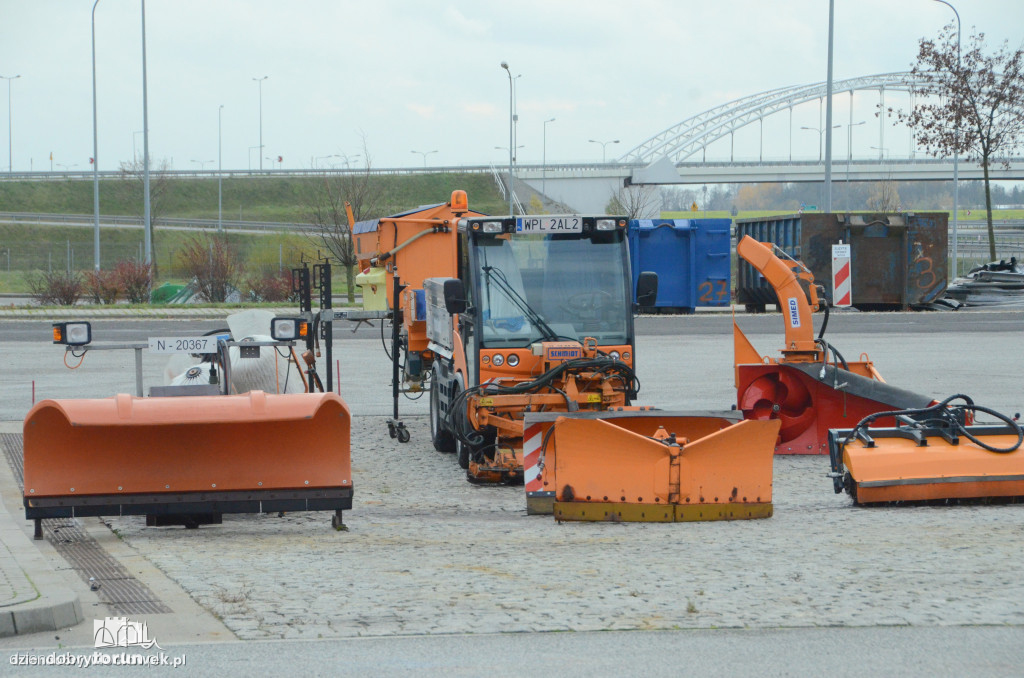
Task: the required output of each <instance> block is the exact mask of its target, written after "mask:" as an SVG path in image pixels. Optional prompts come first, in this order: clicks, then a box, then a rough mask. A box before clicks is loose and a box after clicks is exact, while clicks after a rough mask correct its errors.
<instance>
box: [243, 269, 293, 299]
mask: <svg viewBox="0 0 1024 678" xmlns="http://www.w3.org/2000/svg"><path fill="white" fill-rule="evenodd" d="M246 287H247V288H248V289H249V298H250V299H252V300H253V301H296V299H297V295H296V294H295V293H294V292H292V275H291V272H289V271H284V272H281V273H278V272H277V271H274V272H272V273H270V272H264V273H262V274H254V275H251V276H249V279H248V280H247V281H246Z"/></svg>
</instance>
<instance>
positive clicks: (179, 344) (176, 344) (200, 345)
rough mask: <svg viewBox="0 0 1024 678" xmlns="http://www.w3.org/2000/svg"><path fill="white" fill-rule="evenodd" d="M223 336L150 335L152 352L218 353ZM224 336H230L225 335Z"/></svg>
mask: <svg viewBox="0 0 1024 678" xmlns="http://www.w3.org/2000/svg"><path fill="white" fill-rule="evenodd" d="M218 338H221V337H215V336H209V337H149V352H150V353H216V352H217V339H218ZM223 338H225V339H227V338H230V335H225V336H223Z"/></svg>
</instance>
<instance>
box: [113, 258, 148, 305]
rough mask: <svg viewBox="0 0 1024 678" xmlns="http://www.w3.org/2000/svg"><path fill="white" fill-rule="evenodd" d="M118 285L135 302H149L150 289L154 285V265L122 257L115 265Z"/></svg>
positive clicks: (129, 299)
mask: <svg viewBox="0 0 1024 678" xmlns="http://www.w3.org/2000/svg"><path fill="white" fill-rule="evenodd" d="M114 277H115V278H116V279H117V284H118V287H119V288H120V289H121V290H123V291H124V295H125V296H126V297H128V301H130V302H131V303H133V304H145V303H148V302H149V290H150V288H152V286H153V266H152V265H151V264H146V263H143V262H141V261H136V260H135V259H122V260H121V261H119V262H117V265H116V266H115V267H114Z"/></svg>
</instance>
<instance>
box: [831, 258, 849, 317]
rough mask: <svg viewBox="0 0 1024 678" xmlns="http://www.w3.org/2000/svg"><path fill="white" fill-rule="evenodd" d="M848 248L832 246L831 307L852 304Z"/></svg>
mask: <svg viewBox="0 0 1024 678" xmlns="http://www.w3.org/2000/svg"><path fill="white" fill-rule="evenodd" d="M850 254H851V252H850V246H849V245H842V244H840V245H833V246H832V305H833V306H850V305H852V304H853V300H852V294H851V288H852V286H853V285H852V280H851V277H850Z"/></svg>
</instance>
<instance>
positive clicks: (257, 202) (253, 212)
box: [0, 173, 507, 294]
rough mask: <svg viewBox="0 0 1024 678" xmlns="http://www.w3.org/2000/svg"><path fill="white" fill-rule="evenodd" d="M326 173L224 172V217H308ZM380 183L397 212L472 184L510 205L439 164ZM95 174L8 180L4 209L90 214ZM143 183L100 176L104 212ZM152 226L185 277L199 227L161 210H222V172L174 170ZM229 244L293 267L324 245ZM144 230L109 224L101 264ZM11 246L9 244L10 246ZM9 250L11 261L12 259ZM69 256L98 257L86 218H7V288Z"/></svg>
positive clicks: (241, 237) (202, 215)
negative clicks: (178, 225)
mask: <svg viewBox="0 0 1024 678" xmlns="http://www.w3.org/2000/svg"><path fill="white" fill-rule="evenodd" d="M322 181H323V178H322V177H280V178H277V177H253V178H233V179H225V180H224V182H223V195H224V198H223V205H224V218H225V219H230V220H233V219H241V220H244V221H272V222H285V223H307V222H308V221H309V211H310V207H309V206H310V204H312V202H313V195H314V192H315V190H316V188H317V183H318V182H322ZM370 181H371V187H372V189H373V190H375V191H378V192H379V193H380V194H381V195H382V196H383V198H384V200H383V202H384V206H383V211H384V212H385V213H388V214H395V213H398V212H402V211H405V210H408V209H411V208H415V207H417V206H419V205H424V204H432V203H438V202H444V201H446V200H448V197H449V196H450V195H451V192H452V191H453V190H455V189H462V190H465V191H466V192H467V193H468V195H469V204H470V207H471V208H473V209H475V210H479V211H482V212H485V213H501V212H504V211H506V210H507V207H506V206H505V201H504V199H503V198H502V197H501V194H500V193H499V192H498V190H497V187H496V185H495V183H494V180H493V178H492V177H490V176H489V175H486V174H456V173H438V174H425V175H412V176H397V175H396V176H386V175H385V176H373V177H371V179H370ZM92 190H93V189H92V182H91V181H70V180H55V181H22V182H0V211H2V212H33V213H40V214H91V213H92V211H93V192H92ZM140 195H141V187H140V185H139V183H138V182H136V181H129V180H124V181H122V180H105V181H101V182H100V213H101V214H103V215H118V216H124V215H127V216H140V215H141V212H142V201H141V198H140ZM154 213H155V214H156V216H157V221H156V227H155V228H154V235H153V239H154V242H153V245H154V246H153V250H154V259H155V261H156V263H157V270H158V272H159V279H158V280H157V283H156V284H157V285H160V284H162V283H164V282H183V281H184V273H183V272H182V271H181V266H180V263H181V262H180V261H179V260H178V257H177V253H178V252H180V251H181V249H182V247H183V246H184V244H185V243H186V242H187V241H188V240H189V239H190V238H193V237H196V236H197V233H195V232H188V231H178V230H170V229H166V228H160V226H159V218H160V217H169V218H193V219H216V218H217V181H216V180H215V179H171V180H168V181H167V182H166V184H165V188H164V192H163V194H162V195H161V196H160V197H159V198H158V199H157V206H156V210H155V212H154ZM226 237H227V239H228V243H229V247H230V248H231V249H232V250H233V251H234V252H235V253H236V254H237V256H238V259H239V261H240V262H242V268H243V269H244V270H245V271H246V272H247V273H249V272H258V271H273V270H277V269H278V268H279V267H280V268H283V269H285V270H287V269H291V268H293V267H296V266H299V262H300V261H301V260H302V259H303V258H304V259H305V260H306V261H311V262H315V261H316V260H317V250H318V249H319V250H321V251H323V249H324V248H323V246H322V245H319V247H318V243H317V242H316V240H315V238H312V237H310V236H309V235H305V234H301V233H280V232H278V233H268V234H266V235H263V234H241V233H228V234H226ZM143 239H144V234H143V232H142V230H141V229H139V228H102V229H101V230H100V254H101V262H100V265H101V267H102V268H104V269H107V268H112V267H113V266H114V265H115V264H116V263H117V262H118V261H121V260H123V259H132V258H139V257H141V255H142V246H143ZM8 250H9V252H8ZM8 255H9V257H10V265H9V266H8ZM69 262H70V264H71V267H72V268H73V269H75V270H90V269H92V264H93V231H92V229H91V228H87V227H81V226H38V225H31V224H0V293H19V294H20V293H26V292H27V291H28V285H27V283H26V281H25V275H26V273H28V272H30V271H49V270H58V271H59V270H66V269H67V268H68V265H69ZM344 279H345V276H344V273H343V272H341V271H336V272H335V275H334V285H333V287H334V291H335V292H336V293H343V292H344V291H345V286H344Z"/></svg>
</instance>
